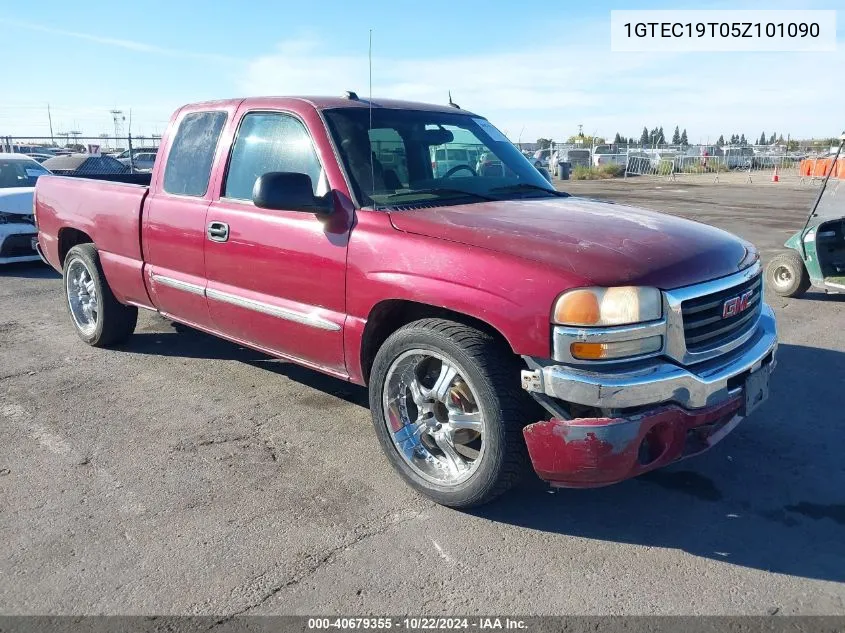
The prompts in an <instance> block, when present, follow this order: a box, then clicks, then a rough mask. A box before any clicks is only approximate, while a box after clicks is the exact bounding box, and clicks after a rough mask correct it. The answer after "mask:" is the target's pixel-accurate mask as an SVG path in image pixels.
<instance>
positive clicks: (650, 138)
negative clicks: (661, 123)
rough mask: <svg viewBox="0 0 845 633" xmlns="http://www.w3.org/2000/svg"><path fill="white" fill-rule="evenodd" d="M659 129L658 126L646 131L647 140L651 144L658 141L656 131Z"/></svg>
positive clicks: (655, 143)
mask: <svg viewBox="0 0 845 633" xmlns="http://www.w3.org/2000/svg"><path fill="white" fill-rule="evenodd" d="M659 132H660V130H659V129H658V128H652V129H651V131H650V132H649V133H648V142H649V143H650V144H651V145H657V143H658V139H659V137H658V133H659Z"/></svg>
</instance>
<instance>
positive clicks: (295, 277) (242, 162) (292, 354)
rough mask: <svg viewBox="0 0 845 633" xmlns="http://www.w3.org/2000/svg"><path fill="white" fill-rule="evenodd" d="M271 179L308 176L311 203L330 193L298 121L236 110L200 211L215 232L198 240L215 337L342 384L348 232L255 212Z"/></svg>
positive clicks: (299, 216) (345, 225)
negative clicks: (212, 194)
mask: <svg viewBox="0 0 845 633" xmlns="http://www.w3.org/2000/svg"><path fill="white" fill-rule="evenodd" d="M320 131H321V133H322V129H321V130H320ZM326 143H327V141H326ZM326 158H327V159H328V158H329V157H328V156H327V157H326ZM273 171H287V172H299V173H305V174H308V175H309V176H310V177H311V180H312V183H313V186H314V193H315V194H316V195H321V194H323V193H325V192H327V191H329V188H330V185H329V182H328V178H327V175H326V171H325V170H324V169H323V163H322V162H321V159H320V157H319V156H318V153H317V150H316V149H315V144H314V141H313V139H312V137H311V135H310V134H309V131H308V129H307V128H306V126H305V124H304V123H303V122H302V120H301V119H300V118H299V117H298V116H296V115H294V114H293V113H289V112H281V111H267V110H256V111H245V112H244V114H243V117H242V118H241V120H240V124H239V126H238V130H237V132H236V134H235V137H234V140H233V145H232V150H231V152H230V155H229V163H228V166H227V168H226V169H225V170H221V173H222V176H221V178H220V186H219V187H218V189H219V195H218V196H217V197H216V199H213V200H212V203H211V205H210V207H209V209H208V216H207V224H208V227H209V231H211V229H212V228H213V229H214V230H216V231H217V230H219V232H218V233H215V234H212V233H211V232H209V234H208V235H207V237H206V240H207V241H206V249H205V270H206V277H207V280H208V286H207V290H206V293H207V297H208V306H209V311H210V313H211V318H212V320H213V322H214V325H215V329H216V330H217V331H219V332H221V333H222V334H224V335H226V336H228V337H230V338H234V339H236V340H242V341H244V342H248V343H251V344H253V345H257V346H259V347H261V348H263V349H266V350H268V351H270V352H273V353H276V354H279V355H281V356H286V357H289V358H292V359H296V360H298V361H300V362H304V363H305V364H310V365H312V366H315V367H319V368H321V369H323V370H325V371H328V372H330V373H335V374H338V375H344V374H345V363H344V356H343V332H342V324H343V321H344V318H345V312H346V310H345V281H346V280H345V277H346V248H347V243H348V241H349V224H350V223H349V222H347V221H346V219H341V218H336V219H341V221H340V222H337V221H327V220H325V219H320V218H318V217H316V216H315V215H314V214H311V213H303V212H298V211H284V210H270V209H260V208H257V207H255V206H254V205H253V203H252V188H253V185H254V184H255V181H256V180H257V179H258V177H259V176H261V175H263V174H265V173H268V172H273Z"/></svg>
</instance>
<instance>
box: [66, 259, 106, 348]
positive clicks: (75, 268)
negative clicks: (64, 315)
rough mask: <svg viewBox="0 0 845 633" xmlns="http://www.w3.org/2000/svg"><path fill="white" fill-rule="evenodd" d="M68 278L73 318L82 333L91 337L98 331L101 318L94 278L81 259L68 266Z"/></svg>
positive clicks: (68, 299)
mask: <svg viewBox="0 0 845 633" xmlns="http://www.w3.org/2000/svg"><path fill="white" fill-rule="evenodd" d="M66 278H67V281H66V288H65V291H66V292H67V302H68V305H69V306H70V313H71V316H73V320H74V322H75V323H76V327H78V328H79V330H80V332H82V333H83V334H84V335H86V336H90V335H91V334H93V333H94V331H95V330H96V329H97V319H98V318H99V316H100V304H99V299H98V297H97V286H96V284H95V283H94V278H93V276H92V275H91V271H90V270H88V267H87V266H86V265H85V262H83V261H82V260H81V259H74V260H73V261H72V262H71V263H70V264H69V265H68V269H67V275H66Z"/></svg>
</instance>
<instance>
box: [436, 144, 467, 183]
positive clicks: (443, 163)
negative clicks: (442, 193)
mask: <svg viewBox="0 0 845 633" xmlns="http://www.w3.org/2000/svg"><path fill="white" fill-rule="evenodd" d="M470 161H471V158H470V155H469V152H468V151H467V150H466V148H464V147H438V148H436V149H435V148H432V155H431V171H432V172H433V174H434V177H435V178H443V177H445V176H446V174H449V172H450V171H451V172H452V173H451V174H449V175H450V176H451V175H452V174H454V175H455V176H472V171H470V170H471V169H472V165H471V164H470ZM461 166H463V167H469V168H470V170H467V169H457V168H458V167H461ZM452 170H454V171H452Z"/></svg>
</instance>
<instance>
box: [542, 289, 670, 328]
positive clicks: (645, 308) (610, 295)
mask: <svg viewBox="0 0 845 633" xmlns="http://www.w3.org/2000/svg"><path fill="white" fill-rule="evenodd" d="M662 313H663V309H662V303H661V297H660V291H659V290H658V289H657V288H642V287H636V286H620V287H617V288H576V289H575V290H570V291H569V292H565V293H563V294H562V295H561V296H560V297H559V298H558V300H557V303H555V309H554V313H553V320H554V322H555V323H558V324H560V325H574V326H588V327H589V326H596V327H607V326H613V325H630V324H633V323H642V322H644V321H655V320H657V319H659V318H660V317H661V316H662Z"/></svg>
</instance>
